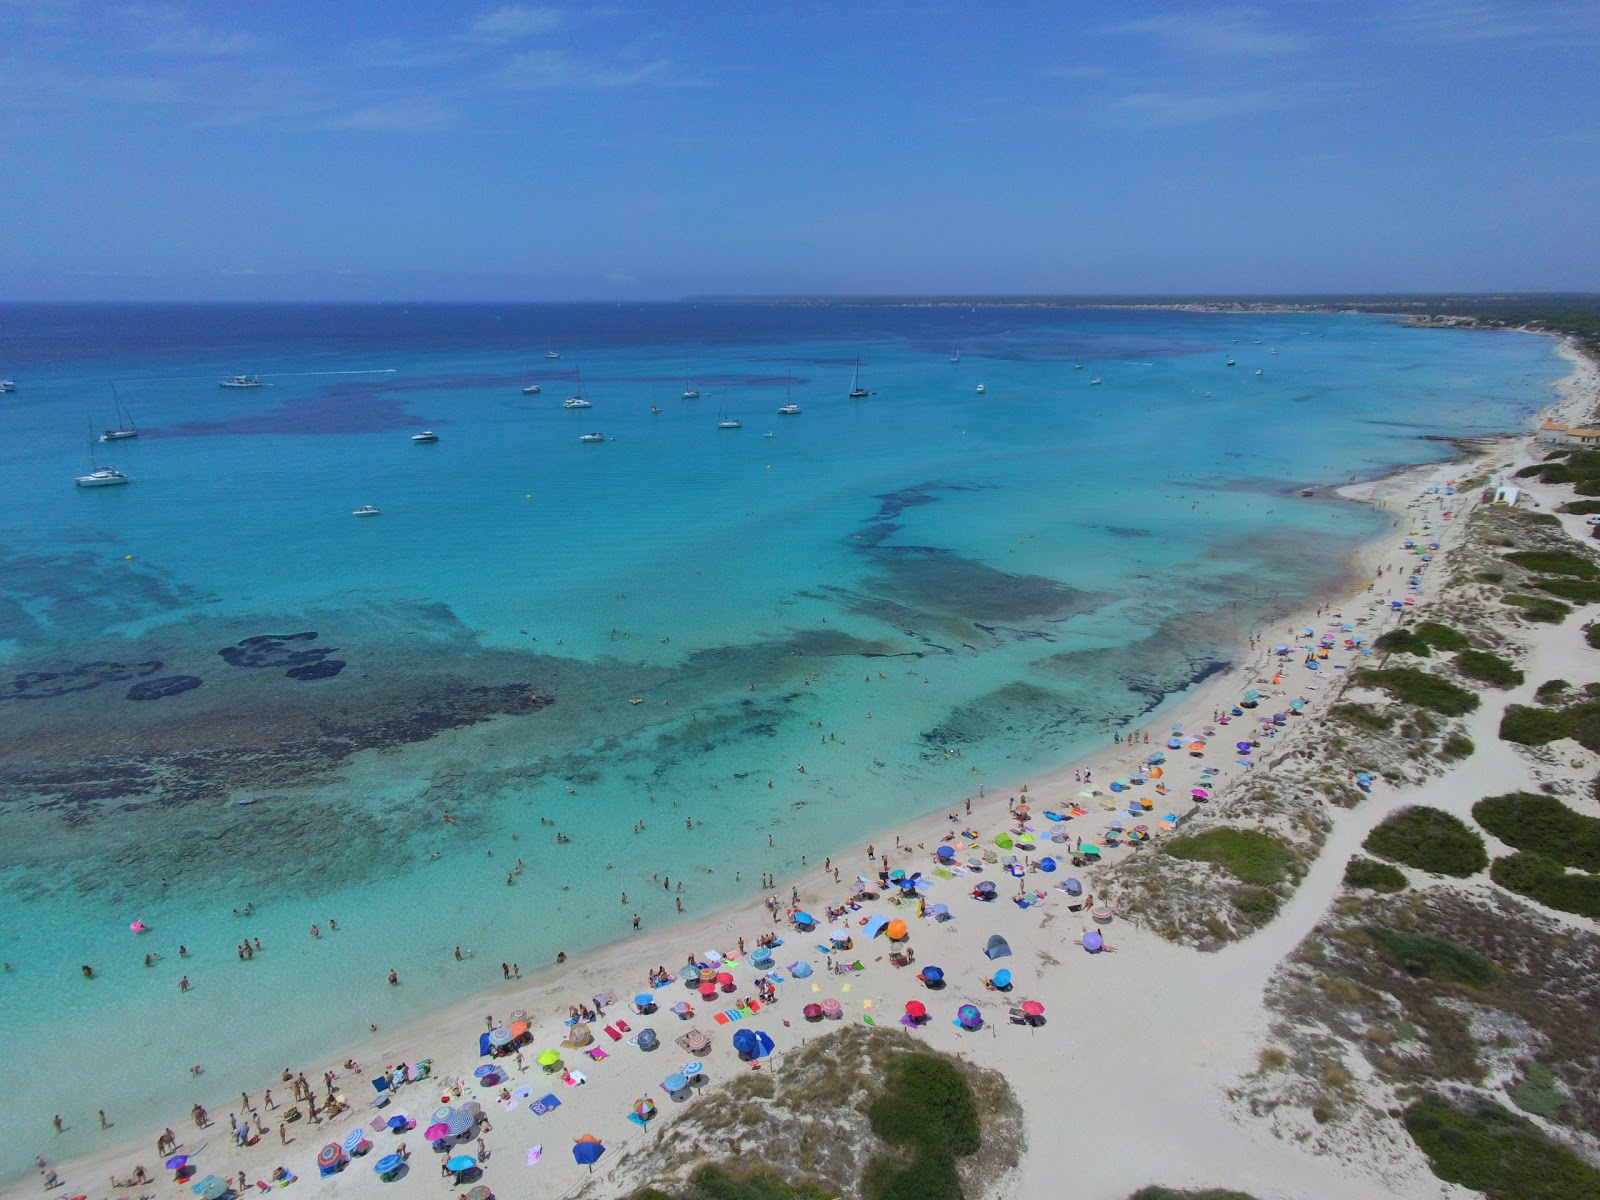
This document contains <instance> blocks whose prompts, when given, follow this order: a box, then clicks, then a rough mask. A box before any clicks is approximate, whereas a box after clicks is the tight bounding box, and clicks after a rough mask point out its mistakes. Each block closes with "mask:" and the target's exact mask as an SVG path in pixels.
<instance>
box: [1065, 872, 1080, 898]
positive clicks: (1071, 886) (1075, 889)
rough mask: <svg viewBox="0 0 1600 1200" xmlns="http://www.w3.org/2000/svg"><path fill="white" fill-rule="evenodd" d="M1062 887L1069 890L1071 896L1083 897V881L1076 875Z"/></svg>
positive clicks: (1068, 893)
mask: <svg viewBox="0 0 1600 1200" xmlns="http://www.w3.org/2000/svg"><path fill="white" fill-rule="evenodd" d="M1062 886H1063V887H1065V888H1066V889H1067V895H1069V896H1081V895H1083V880H1081V879H1079V878H1078V877H1077V876H1076V875H1074V876H1071V877H1070V878H1069V879H1068V880H1067V882H1066V883H1065V884H1063V885H1062Z"/></svg>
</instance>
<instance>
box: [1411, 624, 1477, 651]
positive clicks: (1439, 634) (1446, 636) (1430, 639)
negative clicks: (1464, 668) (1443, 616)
mask: <svg viewBox="0 0 1600 1200" xmlns="http://www.w3.org/2000/svg"><path fill="white" fill-rule="evenodd" d="M1412 632H1413V633H1414V634H1415V635H1416V636H1417V637H1419V638H1421V639H1422V640H1423V641H1424V642H1426V643H1427V644H1428V645H1430V646H1432V647H1434V648H1435V649H1438V650H1465V649H1466V648H1467V647H1468V646H1470V645H1471V644H1472V643H1471V642H1470V641H1468V640H1467V635H1466V634H1464V633H1462V632H1461V631H1460V630H1459V629H1452V628H1451V627H1450V626H1448V625H1442V624H1440V623H1439V622H1438V621H1423V622H1421V623H1420V624H1418V625H1417V626H1416V628H1415V629H1413V630H1412Z"/></svg>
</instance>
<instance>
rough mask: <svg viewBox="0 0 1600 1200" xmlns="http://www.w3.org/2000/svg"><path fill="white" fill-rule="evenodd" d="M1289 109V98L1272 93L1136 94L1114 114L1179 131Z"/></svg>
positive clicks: (1115, 105) (1119, 102) (1116, 105)
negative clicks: (1184, 128) (1191, 126)
mask: <svg viewBox="0 0 1600 1200" xmlns="http://www.w3.org/2000/svg"><path fill="white" fill-rule="evenodd" d="M1287 107H1289V104H1288V102H1287V100H1286V99H1285V97H1284V96H1282V95H1281V94H1280V93H1277V92H1271V91H1245V92H1212V93H1192V92H1191V93H1182V92H1134V93H1132V94H1130V95H1127V96H1123V97H1121V98H1120V99H1118V100H1117V101H1115V102H1114V103H1113V105H1112V111H1113V112H1115V113H1117V114H1119V115H1121V116H1122V117H1124V118H1126V119H1128V120H1130V121H1132V122H1133V123H1135V124H1138V125H1143V126H1146V127H1147V128H1153V129H1175V128H1179V127H1181V126H1184V125H1203V124H1205V123H1206V122H1208V121H1219V120H1223V119H1224V118H1227V117H1240V116H1245V115H1247V114H1250V113H1261V112H1271V111H1273V110H1274V109H1281V108H1287Z"/></svg>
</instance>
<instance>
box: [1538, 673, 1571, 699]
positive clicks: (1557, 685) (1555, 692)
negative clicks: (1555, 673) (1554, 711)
mask: <svg viewBox="0 0 1600 1200" xmlns="http://www.w3.org/2000/svg"><path fill="white" fill-rule="evenodd" d="M1571 690H1572V685H1571V684H1570V683H1568V682H1567V681H1566V680H1565V679H1546V680H1545V681H1544V682H1543V683H1541V684H1540V685H1539V686H1538V687H1537V688H1535V689H1534V693H1533V698H1534V699H1535V700H1537V701H1539V703H1541V704H1553V703H1555V702H1556V701H1557V700H1558V699H1561V698H1563V696H1564V693H1566V692H1570V691H1571Z"/></svg>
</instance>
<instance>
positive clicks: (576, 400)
mask: <svg viewBox="0 0 1600 1200" xmlns="http://www.w3.org/2000/svg"><path fill="white" fill-rule="evenodd" d="M576 375H577V377H578V391H577V393H576V394H575V395H572V396H568V397H567V398H566V399H565V400H563V401H562V402H561V407H562V408H593V407H594V405H592V404H590V403H589V401H588V400H586V399H585V398H584V395H583V372H582V371H578V372H576Z"/></svg>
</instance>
